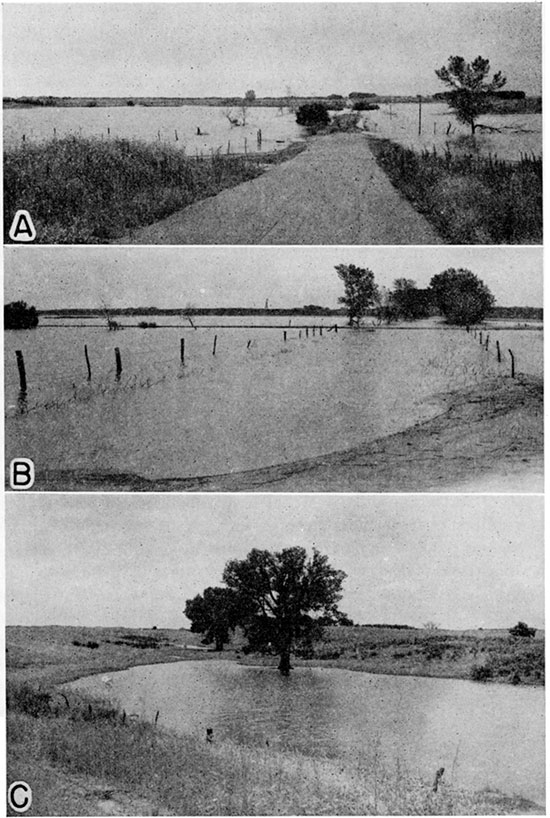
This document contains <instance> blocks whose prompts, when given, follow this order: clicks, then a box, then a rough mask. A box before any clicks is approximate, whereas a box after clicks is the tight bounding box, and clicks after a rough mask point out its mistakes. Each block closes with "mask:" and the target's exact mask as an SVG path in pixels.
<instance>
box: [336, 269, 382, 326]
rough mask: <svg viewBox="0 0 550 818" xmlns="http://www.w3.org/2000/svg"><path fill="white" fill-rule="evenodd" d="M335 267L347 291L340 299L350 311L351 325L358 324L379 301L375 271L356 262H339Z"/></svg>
mask: <svg viewBox="0 0 550 818" xmlns="http://www.w3.org/2000/svg"><path fill="white" fill-rule="evenodd" d="M335 269H336V272H337V273H338V277H339V278H340V279H341V280H342V281H343V282H344V292H345V295H343V296H341V297H340V298H339V299H338V301H339V302H340V304H344V306H345V307H346V309H347V311H348V317H349V325H350V326H353V325H357V324H359V322H360V320H361V318H363V316H364V315H365V314H366V312H367V310H368V309H370V308H371V307H373V306H375V304H376V303H377V298H378V287H377V286H376V284H375V282H374V273H373V272H372V270H369V269H365V268H363V267H356V266H355V264H338V265H337V266H336V268H335Z"/></svg>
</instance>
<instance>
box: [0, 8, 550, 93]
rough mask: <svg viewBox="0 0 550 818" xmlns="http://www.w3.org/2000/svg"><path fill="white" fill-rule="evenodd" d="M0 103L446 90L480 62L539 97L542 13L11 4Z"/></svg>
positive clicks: (511, 85)
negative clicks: (455, 68) (446, 76)
mask: <svg viewBox="0 0 550 818" xmlns="http://www.w3.org/2000/svg"><path fill="white" fill-rule="evenodd" d="M3 10H4V15H3V21H4V22H3V25H4V43H3V50H4V86H3V93H4V96H21V95H25V94H27V95H41V94H51V95H54V96H121V95H122V96H126V95H127V96H159V95H160V96H209V95H222V96H233V95H235V96H243V95H244V93H245V91H246V90H248V89H253V90H255V92H256V94H257V96H270V95H273V96H284V95H286V94H287V88H290V89H291V91H292V93H294V94H297V95H306V94H307V95H310V94H320V95H324V94H330V93H339V94H343V95H347V94H348V93H350V92H351V91H371V92H375V93H378V94H431V93H434V92H436V91H440V90H443V87H442V85H441V83H440V81H439V80H437V78H436V76H435V73H434V71H435V69H436V68H440V67H441V66H442V65H443V64H445V63H446V62H447V60H448V58H449V56H450V55H457V54H458V55H461V56H464V57H465V58H466V59H467V60H468V61H471V60H473V59H474V58H475V57H476V56H477V55H478V54H480V55H481V56H483V57H486V58H488V59H489V60H490V62H491V67H492V69H493V71H497V70H499V71H502V72H503V74H504V75H505V76H506V77H507V78H508V84H507V87H508V88H510V89H514V90H515V89H518V90H524V91H525V92H526V93H527V94H536V95H539V94H540V93H541V22H540V21H541V4H540V3H533V2H523V3H508V2H506V3H477V2H476V3H465V2H461V3H446V2H445V3H442V2H436V3H420V2H418V3H370V2H368V3H286V2H272V3H257V2H250V3H218V4H215V3H173V4H166V3H109V4H106V3H98V4H88V3H48V4H45V3H37V4H34V3H29V4H17V3H13V4H12V3H8V4H5V5H4V7H3Z"/></svg>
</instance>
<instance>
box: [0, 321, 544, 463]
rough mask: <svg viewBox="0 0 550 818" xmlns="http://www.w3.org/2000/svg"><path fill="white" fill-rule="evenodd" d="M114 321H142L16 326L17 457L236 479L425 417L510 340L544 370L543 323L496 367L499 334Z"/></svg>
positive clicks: (10, 385)
mask: <svg viewBox="0 0 550 818" xmlns="http://www.w3.org/2000/svg"><path fill="white" fill-rule="evenodd" d="M115 317H116V316H115ZM119 320H120V322H121V323H125V324H130V323H131V324H134V326H132V327H127V328H125V329H123V330H121V331H118V332H110V331H108V330H107V329H106V327H105V322H103V323H102V320H101V319H98V318H96V319H94V320H93V321H92V320H90V321H88V322H86V321H82V320H81V319H75V324H76V323H78V324H80V326H78V325H75V326H61V325H60V323H61V322H59V321H58V322H56V321H55V320H53V319H52V320H49V321H47V320H46V319H45V318H44V319H43V321H42V323H41V326H39V328H38V329H36V330H31V331H16V332H13V331H12V332H7V333H6V337H5V355H6V359H5V383H6V387H5V388H6V394H5V406H6V450H7V459H8V461H9V460H10V459H11V458H12V457H15V456H25V457H31V458H33V460H34V461H35V464H36V467H37V469H60V470H72V469H83V470H86V471H92V472H93V471H102V472H111V473H117V472H130V473H134V474H139V475H141V476H143V477H149V478H151V479H153V478H168V477H191V476H197V475H206V474H217V473H225V472H234V471H240V470H245V469H252V468H258V467H262V466H269V465H274V464H278V463H285V462H292V461H294V460H299V459H301V458H306V457H311V456H315V455H321V454H326V453H330V452H335V451H341V450H344V449H347V448H350V447H353V446H356V445H359V444H361V443H363V442H366V441H369V440H374V439H376V438H378V437H381V436H384V435H388V434H392V433H394V432H397V431H401V430H403V429H405V428H408V427H410V426H412V425H413V424H414V423H417V422H421V421H425V420H428V419H429V418H431V417H433V416H434V415H436V414H438V413H439V412H440V411H441V406H442V404H441V401H440V398H439V396H440V395H441V394H442V393H446V392H448V391H451V390H455V389H463V388H466V387H470V386H473V385H475V384H478V383H483V382H484V381H485V380H486V379H487V378H490V377H493V376H495V375H498V374H502V375H507V374H509V371H510V361H509V357H507V356H508V353H507V351H505V349H507V348H506V346H505V345H506V344H507V343H510V344H513V347H512V349H513V351H514V355H515V366H516V372H525V373H527V374H533V375H541V374H542V370H541V366H542V332H539V331H533V330H525V331H511V330H506V331H503V332H505V333H506V340H505V339H504V336H502V337H503V340H502V348H503V361H502V363H501V364H498V362H497V358H496V351H495V347H494V342H495V340H496V339H497V337H499V334H500V332H501V331H500V330H492V331H491V332H490V343H491V346H490V348H489V350H488V351H486V350H485V348H484V346H483V345H480V344H479V343H478V341H477V339H474V338H473V336H472V335H468V334H467V333H466V332H465V331H464V330H453V329H440V330H437V329H434V328H433V327H432V328H431V329H430V328H424V329H423V328H418V329H403V328H401V329H399V328H379V329H375V330H374V331H372V332H368V331H350V330H348V329H346V328H344V327H343V326H341V327H340V328H339V331H336V330H335V329H334V319H330V318H325V319H322V320H319V319H310V318H308V319H303V318H296V317H292V318H290V317H279V318H278V319H277V322H278V323H279V324H280V325H279V326H273V327H271V328H263V327H262V325H263V324H265V323H266V319H265V318H264V317H262V316H257V317H255V318H251V317H249V316H246V317H240V318H237V319H233V320H230V319H228V318H227V317H223V318H216V317H215V316H210V317H209V318H208V320H206V319H204V318H200V319H197V320H196V321H195V326H196V328H195V329H194V328H193V327H192V326H190V324H189V322H188V321H187V320H185V321H184V319H182V318H181V317H163V318H156V317H155V318H153V319H151V317H150V316H143V320H147V321H151V320H154V321H156V322H157V323H158V325H159V326H158V327H157V328H156V329H140V328H138V327H137V324H138V322H139V321H140V320H141V318H140V317H137V318H132V319H128V318H123V317H120V318H119ZM63 323H67V322H66V321H64V322H63ZM86 323H87V324H88V326H86ZM269 323H270V324H274V323H275V321H274V320H273V319H272V318H269ZM341 323H343V321H341ZM47 324H50V326H47ZM82 324H84V326H82ZM92 324H95V326H92ZM243 324H246V325H247V326H246V327H243V326H242V325H243ZM323 324H324V327H323V328H322V325H323ZM161 325H162V326H161ZM170 325H172V326H170ZM239 325H241V326H239ZM314 327H315V330H314ZM285 335H286V340H285ZM508 336H510V338H508ZM182 339H183V341H184V365H182V363H181V360H180V356H181V343H182ZM85 345H86V347H87V351H88V358H89V362H90V369H91V380H89V381H88V379H87V364H86V359H85V349H84V347H85ZM115 347H117V348H118V349H119V352H120V358H121V364H122V371H121V372H120V374H119V376H118V377H117V374H116V368H115ZM16 350H20V351H21V352H22V353H23V356H24V360H25V366H26V373H27V393H26V395H21V394H20V392H19V379H18V370H17V366H16V358H15V351H16ZM214 353H215V354H214Z"/></svg>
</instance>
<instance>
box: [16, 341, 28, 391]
mask: <svg viewBox="0 0 550 818" xmlns="http://www.w3.org/2000/svg"><path fill="white" fill-rule="evenodd" d="M15 357H16V358H17V369H18V370H19V388H20V390H21V392H26V391H27V375H26V373H25V361H24V360H23V353H22V352H21V350H20V349H16V350H15Z"/></svg>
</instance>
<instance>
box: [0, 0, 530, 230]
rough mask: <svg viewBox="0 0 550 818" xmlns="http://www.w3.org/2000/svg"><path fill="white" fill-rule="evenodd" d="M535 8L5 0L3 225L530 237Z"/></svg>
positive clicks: (7, 227)
mask: <svg viewBox="0 0 550 818" xmlns="http://www.w3.org/2000/svg"><path fill="white" fill-rule="evenodd" d="M541 14H542V4H541V3H525V2H522V3H508V2H500V3H499V2H496V3H485V2H482V3H477V2H475V3H468V2H460V3H457V2H455V3H441V2H428V3H416V2H414V3H410V2H408V3H407V2H404V3H371V2H368V3H346V2H344V3H317V2H313V3H285V4H284V5H281V4H280V3H276V2H267V3H254V4H252V5H251V4H249V3H231V2H230V3H207V4H205V3H187V2H186V3H147V2H145V3H131V2H130V3H84V4H82V5H79V7H78V13H77V14H76V13H75V11H74V6H73V5H72V4H70V3H55V4H51V3H24V4H23V3H7V4H5V5H4V8H3V37H4V41H3V55H4V56H3V77H4V82H3V94H4V117H3V119H4V225H5V235H4V241H5V242H6V243H14V244H17V243H20V242H24V243H29V242H34V243H40V244H109V243H114V244H120V245H128V244H140V245H153V244H164V245H166V244H169V245H239V244H250V245H274V244H280V245H291V244H292V245H328V246H331V245H350V244H353V245H437V244H451V245H452V244H467V245H479V244H486V245H495V244H506V245H511V244H521V245H524V244H541V243H542V96H541V94H542V90H541V88H542V42H541V40H542V35H541V28H542V27H541ZM65 32H70V36H69V34H67V35H65ZM205 32H208V43H207V44H206V45H205V36H204V35H205ZM52 43H55V56H52Z"/></svg>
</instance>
